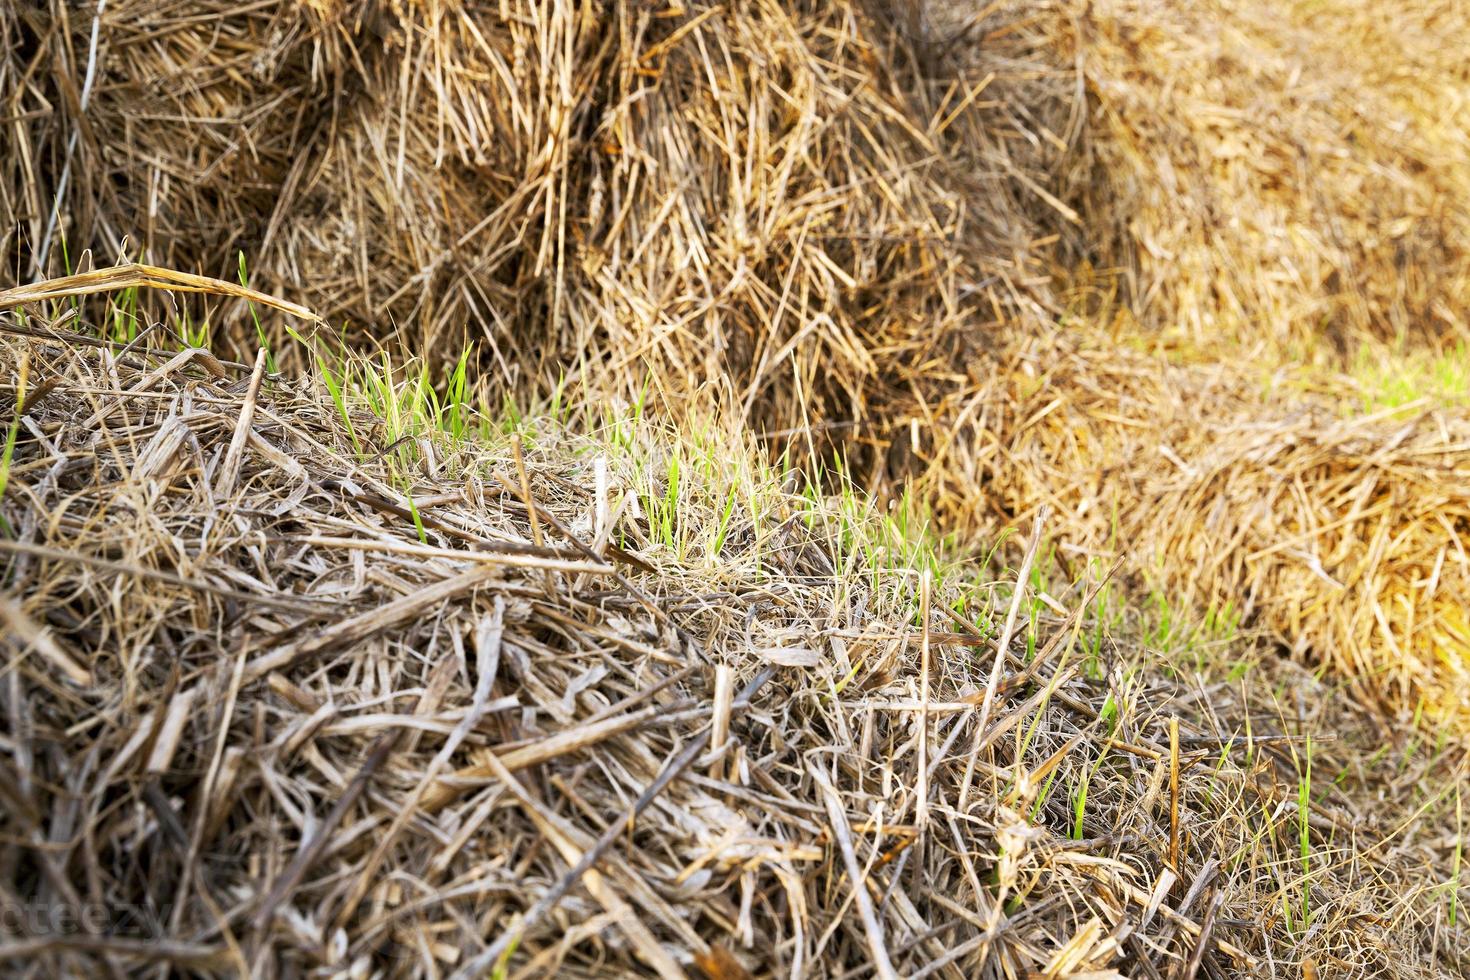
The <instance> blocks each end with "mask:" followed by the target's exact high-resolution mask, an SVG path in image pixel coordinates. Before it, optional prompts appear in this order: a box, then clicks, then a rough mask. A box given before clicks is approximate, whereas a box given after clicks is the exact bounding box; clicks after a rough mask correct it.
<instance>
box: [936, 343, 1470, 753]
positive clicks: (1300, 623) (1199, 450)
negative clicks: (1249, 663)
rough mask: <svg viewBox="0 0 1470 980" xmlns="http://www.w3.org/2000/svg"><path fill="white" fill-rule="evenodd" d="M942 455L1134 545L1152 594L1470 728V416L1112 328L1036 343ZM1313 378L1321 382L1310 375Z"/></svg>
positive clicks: (1002, 513)
mask: <svg viewBox="0 0 1470 980" xmlns="http://www.w3.org/2000/svg"><path fill="white" fill-rule="evenodd" d="M1009 358H1010V360H1009V363H1008V364H1007V366H1006V368H1005V370H1004V371H1001V372H998V374H997V380H996V381H995V382H994V383H993V385H992V386H991V387H990V389H989V390H988V391H987V392H985V393H984V394H983V395H982V396H980V397H978V398H977V402H979V403H981V404H983V406H984V408H983V409H982V410H981V412H982V414H981V415H980V417H979V419H978V421H977V423H976V425H977V427H978V428H981V429H984V430H985V431H987V432H990V433H992V436H991V439H990V441H989V442H977V443H976V444H977V445H978V446H980V447H981V448H980V451H978V452H968V453H954V454H952V455H950V456H948V457H946V458H945V459H944V460H943V461H942V463H940V464H938V465H936V467H935V471H936V472H937V473H941V474H943V479H944V480H946V481H947V484H944V485H941V486H945V485H947V486H948V488H949V499H950V500H954V499H956V496H957V495H958V494H961V493H965V494H967V495H968V499H969V500H971V501H973V500H975V499H976V494H975V488H976V487H984V488H986V490H987V496H985V497H984V498H983V500H984V504H985V505H986V506H988V507H990V508H992V510H991V518H990V519H991V520H994V519H996V518H997V517H999V518H1000V519H1002V520H1005V521H1008V522H1014V521H1024V520H1026V519H1027V516H1028V515H1029V514H1032V513H1034V512H1035V510H1036V509H1037V508H1038V507H1040V506H1043V505H1047V506H1050V507H1052V508H1053V511H1054V513H1056V515H1057V522H1058V538H1059V539H1060V540H1061V541H1062V542H1064V545H1063V547H1064V548H1070V549H1075V551H1074V553H1081V554H1084V555H1086V554H1099V553H1112V552H1119V551H1121V552H1127V553H1129V554H1130V555H1131V556H1132V558H1133V563H1132V568H1133V572H1134V575H1135V581H1136V583H1137V584H1138V585H1139V586H1140V587H1141V588H1140V594H1147V593H1148V592H1151V591H1153V590H1162V591H1163V592H1164V594H1166V595H1167V596H1169V597H1170V599H1171V600H1172V601H1174V602H1175V603H1177V604H1178V605H1179V606H1180V607H1181V608H1193V609H1195V610H1197V611H1200V612H1203V611H1204V610H1206V609H1215V610H1217V611H1218V610H1225V609H1230V610H1233V611H1234V612H1235V613H1236V614H1239V615H1243V616H1244V617H1245V618H1246V620H1247V621H1255V622H1258V623H1260V624H1261V625H1263V626H1265V627H1267V628H1268V629H1269V630H1270V631H1271V632H1272V633H1273V634H1275V635H1276V636H1277V637H1279V638H1280V639H1281V640H1282V641H1283V642H1284V643H1285V644H1286V645H1287V646H1288V647H1290V648H1291V649H1292V650H1295V651H1297V652H1298V653H1301V654H1304V655H1307V656H1308V657H1309V658H1310V659H1311V660H1312V661H1313V662H1315V663H1319V664H1329V665H1331V666H1333V667H1334V668H1336V669H1337V676H1340V677H1342V678H1344V679H1345V680H1346V681H1348V682H1350V683H1351V684H1353V685H1354V689H1355V691H1356V692H1357V696H1358V697H1359V698H1360V699H1361V700H1362V701H1363V703H1371V704H1374V705H1377V706H1379V707H1380V708H1382V709H1383V710H1384V711H1385V712H1386V714H1387V715H1388V716H1390V717H1393V716H1398V717H1400V718H1404V719H1406V718H1408V717H1409V716H1411V715H1414V714H1416V713H1417V712H1419V711H1420V710H1421V709H1427V711H1428V716H1429V717H1432V718H1435V719H1438V720H1441V721H1444V722H1445V723H1447V724H1449V725H1450V726H1452V727H1455V728H1458V729H1461V730H1470V631H1467V629H1466V622H1465V618H1464V613H1463V606H1464V597H1465V596H1467V595H1470V560H1467V556H1466V553H1465V550H1464V544H1463V537H1464V534H1465V531H1466V528H1467V526H1470V525H1467V521H1470V491H1467V489H1466V488H1467V487H1470V483H1467V482H1466V476H1467V474H1470V417H1467V415H1466V413H1465V411H1464V410H1463V409H1461V408H1455V407H1447V406H1439V407H1436V406H1434V405H1433V404H1424V403H1419V404H1411V405H1409V406H1407V407H1403V408H1394V409H1385V410H1382V411H1379V412H1376V413H1374V414H1369V415H1365V414H1363V413H1362V411H1361V404H1362V402H1361V394H1360V393H1358V392H1355V391H1354V390H1353V388H1352V382H1351V380H1350V379H1348V378H1334V379H1330V380H1329V381H1326V382H1324V381H1320V380H1319V381H1317V382H1315V384H1316V385H1317V387H1316V388H1315V390H1314V389H1313V388H1310V387H1308V386H1307V384H1306V383H1305V379H1298V378H1297V377H1295V376H1294V375H1292V374H1291V373H1290V372H1283V373H1282V374H1280V375H1278V376H1276V377H1274V378H1271V379H1269V380H1268V381H1267V382H1265V383H1264V384H1263V381H1262V378H1261V377H1260V375H1259V374H1257V373H1255V372H1253V371H1251V370H1249V369H1247V368H1244V367H1242V366H1241V365H1239V364H1220V365H1206V364H1171V363H1169V362H1168V361H1167V360H1166V359H1165V358H1164V357H1163V356H1160V355H1153V354H1146V353H1142V352H1140V351H1139V350H1137V349H1135V348H1132V347H1129V346H1126V345H1119V344H1118V343H1117V342H1116V340H1115V339H1114V338H1113V337H1112V336H1111V335H1109V334H1107V333H1105V332H1103V331H1098V330H1086V329H1083V330H1077V331H1074V332H1072V333H1067V334H1057V335H1053V336H1051V337H1049V338H1031V339H1028V340H1025V341H1022V342H1018V343H1017V344H1016V346H1015V347H1013V348H1012V350H1011V352H1010V354H1009ZM1307 377H1310V375H1307Z"/></svg>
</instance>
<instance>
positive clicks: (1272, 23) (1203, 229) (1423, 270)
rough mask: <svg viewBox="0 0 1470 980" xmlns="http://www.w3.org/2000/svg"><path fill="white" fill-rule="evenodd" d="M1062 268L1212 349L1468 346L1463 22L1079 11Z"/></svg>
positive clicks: (1071, 48)
mask: <svg viewBox="0 0 1470 980" xmlns="http://www.w3.org/2000/svg"><path fill="white" fill-rule="evenodd" d="M1065 10H1066V16H1065V17H1062V18H1059V19H1058V21H1057V22H1056V25H1055V27H1054V33H1055V34H1056V36H1057V37H1058V39H1059V54H1070V55H1071V56H1073V57H1075V58H1076V59H1077V62H1078V64H1079V65H1080V67H1081V69H1082V71H1083V73H1084V75H1085V77H1086V81H1087V87H1088V91H1089V93H1090V96H1091V99H1092V119H1091V123H1092V125H1091V126H1090V127H1089V138H1088V139H1087V140H1086V152H1085V157H1086V159H1087V163H1088V168H1087V169H1086V170H1084V171H1082V173H1083V174H1084V179H1083V181H1082V182H1080V183H1079V185H1078V186H1077V188H1076V193H1077V199H1078V208H1079V210H1080V211H1082V213H1083V215H1084V217H1085V226H1084V227H1085V230H1084V232H1083V234H1082V236H1081V237H1082V239H1083V241H1082V244H1081V248H1080V252H1081V253H1082V254H1083V255H1084V256H1086V257H1088V258H1090V259H1091V260H1092V261H1093V262H1094V263H1096V264H1097V265H1099V266H1101V267H1118V268H1121V269H1122V270H1123V272H1124V273H1125V275H1126V281H1127V285H1128V290H1127V292H1128V294H1129V296H1130V299H1131V301H1132V302H1133V304H1134V308H1135V313H1136V314H1137V315H1138V316H1139V317H1140V318H1142V319H1143V320H1145V321H1146V322H1147V323H1148V324H1149V325H1150V326H1151V327H1154V328H1163V329H1165V330H1169V331H1178V332H1180V333H1182V334H1183V335H1185V336H1187V337H1188V338H1189V339H1191V340H1192V341H1194V342H1195V343H1197V344H1200V345H1202V346H1204V347H1206V348H1210V347H1211V346H1212V345H1214V344H1215V343H1216V342H1217V341H1219V340H1220V339H1221V338H1222V337H1226V338H1229V339H1230V340H1232V341H1234V342H1244V343H1245V344H1247V345H1258V344H1261V343H1262V342H1265V343H1266V344H1267V345H1268V346H1272V345H1274V346H1276V347H1277V348H1278V349H1279V348H1284V349H1287V350H1290V351H1294V352H1297V353H1298V354H1300V353H1301V352H1303V351H1305V352H1307V353H1309V354H1310V352H1312V351H1314V350H1315V349H1316V348H1317V347H1318V346H1319V345H1322V344H1324V343H1325V345H1326V346H1327V347H1328V349H1333V348H1336V349H1337V350H1349V351H1350V350H1352V349H1353V348H1355V347H1356V346H1357V344H1358V343H1359V342H1360V341H1361V339H1362V337H1363V336H1364V335H1367V336H1372V337H1377V338H1380V339H1397V338H1412V339H1414V340H1419V341H1422V340H1429V341H1431V342H1432V341H1435V340H1437V339H1439V338H1442V337H1445V336H1451V337H1454V336H1458V337H1460V338H1464V337H1465V336H1466V335H1467V332H1470V317H1467V314H1466V310H1467V309H1470V67H1467V61H1466V59H1465V50H1464V49H1465V38H1466V37H1470V8H1467V7H1466V5H1465V4H1463V3H1455V2H1448V3H1446V2H1442V0H1413V2H1407V3H1398V4H1395V5H1394V7H1393V10H1392V15H1391V16H1385V15H1384V14H1385V11H1384V10H1383V9H1382V8H1379V7H1376V6H1374V5H1373V4H1368V3H1362V2H1359V0H1326V2H1319V0H1289V2H1283V3H1261V2H1258V0H1208V2H1201V3H1159V2H1156V0H1088V2H1086V3H1078V4H1071V5H1066V7H1065Z"/></svg>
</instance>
